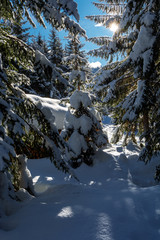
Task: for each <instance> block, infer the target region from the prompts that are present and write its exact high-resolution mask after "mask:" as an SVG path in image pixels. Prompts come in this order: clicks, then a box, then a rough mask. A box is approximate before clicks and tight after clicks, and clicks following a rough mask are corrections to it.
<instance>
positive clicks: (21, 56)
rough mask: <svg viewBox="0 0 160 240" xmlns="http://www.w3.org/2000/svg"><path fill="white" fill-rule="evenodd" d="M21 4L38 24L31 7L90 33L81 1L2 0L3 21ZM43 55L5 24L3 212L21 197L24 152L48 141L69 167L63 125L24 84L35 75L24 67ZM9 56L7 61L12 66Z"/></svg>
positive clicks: (0, 110)
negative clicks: (9, 200)
mask: <svg viewBox="0 0 160 240" xmlns="http://www.w3.org/2000/svg"><path fill="white" fill-rule="evenodd" d="M17 9H20V12H22V13H23V14H25V15H26V16H27V18H28V20H29V21H30V22H31V23H32V24H33V25H34V23H33V21H32V19H31V17H30V16H29V11H30V12H32V13H33V14H34V16H35V17H36V19H37V20H38V21H39V22H40V23H41V24H43V25H45V24H44V21H43V19H42V15H43V17H44V18H45V20H46V21H48V22H50V23H51V24H52V25H54V27H57V28H61V29H62V28H64V29H68V30H69V31H73V32H77V31H78V32H80V33H81V34H82V35H85V32H84V30H83V29H82V28H81V27H80V26H79V25H78V24H77V23H76V22H75V21H73V20H71V19H70V18H69V15H73V16H75V18H76V19H77V20H79V15H78V12H77V5H76V3H74V2H73V1H72V0H70V1H67V2H64V1H61V0H60V1H54V2H51V1H47V2H46V1H43V0H40V1H36V2H35V1H31V0H29V1H21V4H19V2H17V1H10V0H5V1H3V2H2V1H1V2H0V14H1V18H2V19H3V21H4V22H5V21H6V19H10V20H14V16H15V12H16V11H17ZM54 13H56V14H54ZM62 18H63V21H62ZM3 21H2V22H3ZM2 22H1V23H2ZM1 26H2V25H1ZM37 55H38V57H40V56H41V54H39V53H36V51H35V50H34V49H33V48H32V47H30V46H28V45H27V44H26V43H25V42H23V41H22V40H20V39H18V38H17V37H15V36H13V35H11V34H9V33H8V32H7V31H6V29H5V28H3V26H2V27H1V28H0V123H1V124H0V150H1V155H0V188H1V190H0V203H1V206H2V211H1V212H0V215H3V214H5V211H6V209H5V201H6V199H7V198H12V199H13V198H15V194H14V191H17V190H18V189H19V187H20V173H19V170H18V164H19V162H18V155H19V154H25V155H26V156H27V157H30V153H31V152H30V148H31V147H33V148H34V149H35V150H36V151H39V149H41V147H43V148H45V150H46V152H47V153H48V154H49V156H50V157H51V160H52V161H53V162H54V164H55V166H56V167H57V168H58V169H61V170H62V171H65V172H67V171H69V168H68V166H67V164H66V162H65V160H64V155H63V151H64V148H65V147H67V145H66V143H65V142H64V140H63V139H62V138H61V137H60V136H59V133H58V131H57V129H56V128H55V127H54V126H53V125H51V124H50V123H49V122H48V121H47V119H46V118H45V116H44V115H43V114H42V112H41V111H40V110H38V109H37V107H36V106H35V105H34V103H32V102H31V101H30V99H28V98H27V96H26V95H25V92H24V91H22V90H21V89H20V88H19V84H21V83H22V82H26V81H29V80H30V79H29V78H28V77H27V75H25V74H22V73H21V72H19V69H20V68H21V67H22V68H25V69H26V70H29V69H33V68H34V62H35V59H36V58H37ZM42 56H44V55H42ZM3 59H5V61H6V62H7V65H6V67H5V64H3V62H4V60H3ZM40 60H42V61H40V62H42V63H43V65H45V63H47V64H46V65H47V67H48V65H50V63H48V62H47V61H44V60H46V59H44V57H42V59H40ZM35 118H36V119H37V121H38V123H39V128H38V129H37V128H36V127H33V125H32V121H33V119H35ZM13 190H14V191H13Z"/></svg>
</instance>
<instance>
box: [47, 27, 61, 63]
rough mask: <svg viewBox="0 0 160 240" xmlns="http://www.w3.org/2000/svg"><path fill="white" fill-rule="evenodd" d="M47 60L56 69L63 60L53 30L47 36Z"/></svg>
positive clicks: (59, 44) (58, 41)
mask: <svg viewBox="0 0 160 240" xmlns="http://www.w3.org/2000/svg"><path fill="white" fill-rule="evenodd" d="M48 46H49V50H50V52H49V60H50V61H51V62H52V63H53V64H55V65H56V66H57V67H58V66H61V65H62V59H63V48H62V44H61V41H60V39H59V37H58V36H57V33H56V30H55V29H54V28H53V29H52V30H51V33H50V35H49V41H48Z"/></svg>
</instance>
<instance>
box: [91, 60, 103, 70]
mask: <svg viewBox="0 0 160 240" xmlns="http://www.w3.org/2000/svg"><path fill="white" fill-rule="evenodd" d="M89 66H90V67H91V68H97V67H99V68H100V67H101V66H102V64H101V63H100V62H98V61H97V62H91V63H90V64H89Z"/></svg>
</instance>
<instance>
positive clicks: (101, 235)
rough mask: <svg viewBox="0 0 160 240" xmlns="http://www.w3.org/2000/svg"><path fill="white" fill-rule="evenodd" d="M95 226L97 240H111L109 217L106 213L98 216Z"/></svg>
mask: <svg viewBox="0 0 160 240" xmlns="http://www.w3.org/2000/svg"><path fill="white" fill-rule="evenodd" d="M97 221H98V226H97V238H96V239H98V240H112V239H113V238H112V226H111V220H110V217H109V216H108V215H107V214H106V213H101V214H99V217H98V220H97Z"/></svg>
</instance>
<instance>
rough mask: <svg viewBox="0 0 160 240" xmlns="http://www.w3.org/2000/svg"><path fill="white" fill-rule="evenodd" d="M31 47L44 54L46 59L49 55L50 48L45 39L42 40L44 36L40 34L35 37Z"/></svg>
mask: <svg viewBox="0 0 160 240" xmlns="http://www.w3.org/2000/svg"><path fill="white" fill-rule="evenodd" d="M31 46H32V47H33V48H34V49H35V50H38V51H40V52H41V53H43V54H44V55H45V56H46V57H48V54H49V48H48V45H47V42H46V40H45V39H43V38H42V35H41V34H40V33H39V34H38V36H37V37H35V36H33V38H32V42H31Z"/></svg>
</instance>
